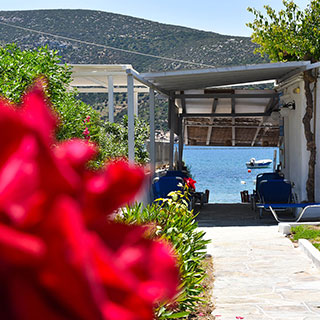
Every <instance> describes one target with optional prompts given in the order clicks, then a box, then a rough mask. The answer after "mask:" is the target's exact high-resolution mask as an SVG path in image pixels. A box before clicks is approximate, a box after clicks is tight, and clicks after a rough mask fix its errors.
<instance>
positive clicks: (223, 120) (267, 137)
mask: <svg viewBox="0 0 320 320" xmlns="http://www.w3.org/2000/svg"><path fill="white" fill-rule="evenodd" d="M310 66H311V64H310V62H309V61H297V62H287V63H268V64H260V65H246V66H235V67H222V68H211V69H200V70H185V71H170V72H161V73H143V74H140V76H141V77H143V78H144V79H145V80H147V81H149V82H151V83H152V84H153V85H154V86H156V87H157V88H158V89H159V91H162V92H166V93H167V94H169V95H170V96H171V98H172V99H174V104H175V105H176V107H177V110H178V113H179V116H180V118H183V122H182V123H183V126H182V127H183V135H184V143H185V144H187V145H199V146H205V145H207V146H278V144H279V118H278V117H276V116H272V117H271V114H272V112H273V111H276V110H277V109H278V108H279V93H278V92H276V91H275V90H248V89H247V90H246V89H233V87H232V86H235V85H243V84H252V83H257V82H266V81H275V82H276V83H281V82H283V81H285V80H286V79H289V78H291V77H293V76H295V75H297V74H300V73H301V72H302V71H304V70H306V69H308V68H310ZM171 118H174V117H171ZM169 125H170V124H169ZM173 128H174V129H176V128H177V126H173ZM175 132H176V133H177V134H178V132H177V130H175ZM180 134H181V133H180Z"/></svg>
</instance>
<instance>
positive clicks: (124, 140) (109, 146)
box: [100, 116, 150, 164]
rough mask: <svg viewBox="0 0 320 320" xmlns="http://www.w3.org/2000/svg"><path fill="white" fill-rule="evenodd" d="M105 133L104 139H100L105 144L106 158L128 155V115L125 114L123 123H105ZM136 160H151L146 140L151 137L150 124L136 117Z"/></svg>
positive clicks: (140, 161)
mask: <svg viewBox="0 0 320 320" xmlns="http://www.w3.org/2000/svg"><path fill="white" fill-rule="evenodd" d="M104 128H105V133H106V135H105V136H104V140H103V141H100V145H102V146H103V148H102V150H103V151H102V152H103V153H104V158H106V159H110V158H117V157H126V156H127V154H128V117H127V116H124V117H123V118H122V122H121V123H110V122H106V123H105V124H104ZM134 130H135V131H134V135H135V146H134V148H135V150H134V152H135V161H136V162H138V163H140V164H145V163H146V162H147V161H148V160H149V154H148V152H147V150H146V147H145V145H146V140H147V139H148V138H149V133H150V128H149V125H148V124H147V123H146V122H145V121H143V120H141V119H139V118H137V117H135V128H134Z"/></svg>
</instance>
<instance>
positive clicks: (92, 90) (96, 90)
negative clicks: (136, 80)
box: [75, 87, 149, 93]
mask: <svg viewBox="0 0 320 320" xmlns="http://www.w3.org/2000/svg"><path fill="white" fill-rule="evenodd" d="M75 88H77V91H78V92H80V93H108V88H92V87H91V88H86V87H75ZM113 92H114V93H127V88H117V87H114V88H113ZM134 92H139V93H148V92H149V88H137V87H134Z"/></svg>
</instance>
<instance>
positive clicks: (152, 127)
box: [149, 88, 156, 173]
mask: <svg viewBox="0 0 320 320" xmlns="http://www.w3.org/2000/svg"><path fill="white" fill-rule="evenodd" d="M149 106H150V164H151V171H152V173H153V172H154V170H155V168H156V146H155V144H156V142H155V112H154V91H153V89H152V88H150V89H149Z"/></svg>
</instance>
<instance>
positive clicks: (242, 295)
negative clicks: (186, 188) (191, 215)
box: [200, 226, 320, 320]
mask: <svg viewBox="0 0 320 320" xmlns="http://www.w3.org/2000/svg"><path fill="white" fill-rule="evenodd" d="M200 229H202V230H204V231H206V232H207V237H208V238H210V239H212V244H211V245H209V247H208V253H210V254H211V255H212V256H213V263H214V268H215V282H214V291H213V300H214V301H213V302H214V304H215V306H216V309H215V310H214V311H213V314H214V315H218V317H216V319H218V320H229V319H233V320H234V319H237V318H236V317H238V319H241V317H243V319H244V320H264V319H273V320H289V319H290V320H291V319H292V320H316V319H318V320H319V319H320V270H319V269H317V268H316V267H314V266H313V264H312V262H311V260H309V258H307V257H306V256H305V255H304V254H303V253H302V252H301V251H300V249H298V248H294V247H293V245H292V243H291V241H290V240H289V239H287V238H285V237H284V236H283V235H281V234H280V233H278V227H277V226H225V227H217V226H215V227H208V228H207V227H203V228H200ZM239 317H240V318H239Z"/></svg>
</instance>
